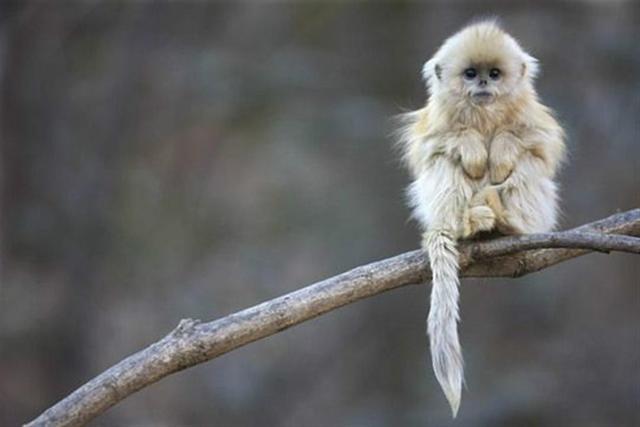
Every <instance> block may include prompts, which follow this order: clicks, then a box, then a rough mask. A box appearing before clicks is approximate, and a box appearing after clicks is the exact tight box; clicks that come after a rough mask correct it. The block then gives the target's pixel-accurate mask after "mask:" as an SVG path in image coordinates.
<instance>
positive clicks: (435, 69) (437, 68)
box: [433, 64, 442, 80]
mask: <svg viewBox="0 0 640 427" xmlns="http://www.w3.org/2000/svg"><path fill="white" fill-rule="evenodd" d="M433 72H434V73H435V75H436V77H437V78H438V80H442V67H441V66H440V64H436V65H434V66H433Z"/></svg>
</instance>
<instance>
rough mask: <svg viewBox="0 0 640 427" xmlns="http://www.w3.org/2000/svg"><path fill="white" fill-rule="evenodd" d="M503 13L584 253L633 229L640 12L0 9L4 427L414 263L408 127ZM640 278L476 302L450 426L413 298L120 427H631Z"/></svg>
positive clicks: (598, 275) (324, 327)
mask: <svg viewBox="0 0 640 427" xmlns="http://www.w3.org/2000/svg"><path fill="white" fill-rule="evenodd" d="M489 14H496V15H498V16H500V17H501V18H502V20H503V22H504V24H505V26H506V28H507V29H508V30H510V31H511V32H512V33H513V34H514V35H515V36H516V37H517V38H519V39H520V40H521V42H522V43H523V45H524V46H526V47H527V49H529V51H530V52H531V53H532V54H533V55H534V56H536V57H538V58H539V59H540V60H541V63H542V74H541V76H540V79H539V84H538V88H539V92H540V94H541V96H542V98H543V100H544V101H545V102H546V103H547V104H548V105H550V106H551V107H553V108H554V109H555V110H556V111H557V112H558V116H559V118H560V120H561V121H562V122H563V123H564V124H565V126H566V128H567V131H568V135H569V149H570V153H571V155H570V162H569V163H568V165H567V166H566V167H565V168H564V170H563V172H562V174H561V177H560V180H561V182H562V187H563V191H562V195H563V203H562V205H563V210H564V217H563V221H562V227H570V226H574V225H578V224H581V223H584V222H587V221H591V220H595V219H598V218H601V217H605V216H607V215H609V214H612V213H614V212H616V211H618V210H626V209H631V208H634V207H638V206H639V205H640V193H639V191H638V188H639V187H638V184H640V180H639V177H638V168H639V167H640V164H639V159H640V141H639V138H638V137H639V132H638V129H639V125H638V117H639V114H640V78H639V77H638V76H639V75H640V47H639V46H640V43H639V39H640V30H639V28H640V8H639V7H638V2H631V1H628V2H624V1H615V2H605V1H591V2H588V1H566V2H565V1H558V2H552V1H535V2H534V1H531V2H516V1H489V2H479V1H462V0H461V1H449V2H445V1H441V2H423V3H418V2H393V3H386V2H375V3H364V2H358V3H347V2H338V1H336V2H300V3H261V2H257V1H256V2H241V3H189V2H176V3H148V2H95V1H85V2H70V1H60V2H53V1H20V2H7V1H5V2H2V4H1V5H0V78H1V82H2V83H1V85H2V86H1V87H2V92H1V108H2V110H1V116H0V120H1V122H0V125H1V149H0V160H1V162H2V163H1V168H2V169H1V178H0V179H1V182H0V184H1V198H0V203H1V212H2V217H1V228H0V230H1V253H0V260H1V269H2V270H1V272H0V273H1V287H0V340H1V341H0V424H1V425H17V424H19V423H21V422H25V421H27V420H28V419H30V418H32V417H34V416H36V415H37V414H38V413H39V412H40V411H42V410H43V409H45V408H46V407H47V406H49V405H51V404H52V403H54V402H55V401H57V400H59V399H60V398H62V397H63V396H65V395H66V394H68V393H69V392H71V391H72V390H73V389H75V388H76V387H77V386H79V385H81V384H82V383H83V382H85V381H86V380H88V379H89V378H91V377H93V376H94V375H96V374H97V373H99V372H101V371H102V370H104V369H105V368H107V367H109V366H111V365H112V364H114V363H116V362H117V361H119V360H120V359H122V358H123V357H124V356H126V355H129V354H131V353H133V352H135V351H137V350H138V349H140V348H142V347H144V346H146V345H147V344H149V343H151V342H152V341H155V340H156V339H158V338H160V337H161V336H163V335H164V334H165V333H167V332H168V331H169V330H171V329H172V328H173V327H174V326H175V325H176V324H177V322H178V321H179V319H180V318H182V317H196V318H200V319H203V320H211V319H214V318H217V317H220V316H224V315H226V314H228V313H231V312H233V311H236V310H238V309H242V308H245V307H248V306H251V305H253V304H256V303H258V302H261V301H264V300H267V299H269V298H272V297H275V296H278V295H281V294H283V293H286V292H289V291H292V290H295V289H298V288H300V287H302V286H305V285H307V284H310V283H312V282H314V281H316V280H319V279H322V278H325V277H328V276H332V275H334V274H337V273H339V272H342V271H344V270H346V269H349V268H351V267H354V266H357V265H359V264H362V263H366V262H369V261H373V260H376V259H380V258H384V257H387V256H391V255H394V254H397V253H400V252H403V251H407V250H411V249H414V248H416V247H417V243H418V240H419V239H418V230H417V228H416V226H415V224H413V223H411V222H410V221H408V217H409V214H408V210H407V208H406V207H405V205H404V201H403V195H402V194H403V193H402V192H403V187H404V186H405V185H406V184H407V182H408V177H407V175H406V174H405V172H404V171H403V170H402V168H401V166H400V164H399V162H398V159H397V155H396V153H394V150H393V149H392V145H393V138H392V136H391V134H392V132H393V130H394V124H393V122H392V121H391V120H390V118H391V117H392V116H393V115H395V114H397V113H399V112H401V111H404V110H409V109H414V108H418V107H420V106H421V105H422V104H423V102H424V99H425V93H424V88H423V84H422V82H421V81H420V78H419V70H420V68H421V65H422V63H423V61H424V60H425V59H427V58H428V57H429V56H430V55H431V54H432V53H433V52H434V51H435V49H436V48H437V46H438V45H439V43H441V42H442V40H444V38H446V37H447V36H448V35H450V34H451V33H452V32H454V31H456V30H457V29H459V28H460V27H461V26H463V25H464V24H465V23H466V22H468V21H469V20H470V19H471V18H473V17H476V16H482V15H489ZM639 275H640V268H639V261H638V258H637V257H634V256H631V255H620V254H615V255H610V256H605V255H590V256H587V257H584V258H582V259H579V260H574V261H571V262H567V263H565V264H562V265H560V266H557V267H554V268H552V269H549V270H547V271H544V272H541V273H539V274H536V275H532V276H529V277H525V278H522V279H518V280H508V279H504V280H503V279H495V280H489V279H487V280H468V281H465V282H464V284H463V289H462V314H463V321H462V325H461V334H462V342H463V345H464V347H465V356H466V363H467V382H468V389H467V391H465V393H464V397H463V402H462V408H461V412H460V415H459V419H458V420H457V421H456V422H455V423H454V422H451V420H450V416H449V409H448V407H447V404H446V402H445V399H444V397H443V395H442V393H441V391H440V389H439V387H438V385H437V383H436V381H435V380H434V378H433V374H432V372H431V369H430V366H429V361H428V356H427V344H426V338H425V334H424V319H425V316H426V306H427V291H428V288H426V287H423V286H412V287H407V288H404V289H401V290H397V291H394V292H390V293H387V294H384V295H380V296H377V297H375V298H372V299H369V300H367V301H362V302H359V303H357V304H354V305H351V306H348V307H346V308H343V309H340V310H338V311H336V312H332V313H329V314H327V315H325V316H322V317H321V318H319V319H316V320H313V321H310V322H308V323H306V324H304V325H301V326H299V327H296V328H294V329H291V330H287V331H286V332H284V333H281V334H278V335H276V336H274V337H271V338H268V339H265V340H262V341H260V342H257V343H254V344H251V345H249V346H247V347H245V348H242V349H240V350H237V351H234V352H232V353H230V354H227V355H225V356H223V357H221V358H220V359H217V360H215V361H213V362H211V363H208V364H205V365H201V366H198V367H196V368H194V369H190V370H188V371H186V372H182V373H180V374H177V375H174V376H172V377H170V378H168V379H165V380H163V381H162V382H160V383H158V384H156V385H154V386H152V387H150V388H148V389H145V390H144V391H142V392H140V393H138V394H136V395H134V396H132V397H131V398H129V399H127V400H126V401H124V402H123V403H121V404H119V405H118V406H117V407H115V408H114V409H113V410H111V411H110V412H108V413H107V414H106V415H105V416H103V417H101V418H100V419H99V420H98V421H97V422H96V423H95V425H105V426H114V425H115V426H125V425H126V426H128V425H133V426H179V425H182V426H187V425H189V426H201V425H202V426H204V425H219V426H255V425H266V426H330V425H340V426H342V425H344V426H373V427H376V426H390V425H399V426H425V425H434V426H449V425H451V426H454V425H455V426H456V427H460V426H563V427H564V426H581V427H585V426H587V427H588V426H630V427H631V426H637V425H640V419H639V418H640V385H639V384H640V372H639V369H640V364H639V362H640V326H639V323H638V322H639V321H640V310H639V309H640V294H639V290H638V277H639Z"/></svg>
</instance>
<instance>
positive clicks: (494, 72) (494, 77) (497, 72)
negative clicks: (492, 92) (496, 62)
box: [489, 68, 500, 80]
mask: <svg viewBox="0 0 640 427" xmlns="http://www.w3.org/2000/svg"><path fill="white" fill-rule="evenodd" d="M489 77H491V79H492V80H498V79H499V78H500V70H499V69H498V68H492V69H491V71H489Z"/></svg>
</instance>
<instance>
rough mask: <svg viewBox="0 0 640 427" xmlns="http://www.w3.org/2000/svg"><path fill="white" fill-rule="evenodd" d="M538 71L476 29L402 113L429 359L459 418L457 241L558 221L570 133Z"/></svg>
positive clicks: (449, 50) (510, 46)
mask: <svg viewBox="0 0 640 427" xmlns="http://www.w3.org/2000/svg"><path fill="white" fill-rule="evenodd" d="M537 71H538V64H537V61H536V60H535V59H534V58H533V57H532V56H530V55H529V54H527V53H526V52H525V51H524V50H523V49H522V48H521V47H520V45H519V44H518V42H517V41H516V40H515V39H514V38H513V37H511V36H510V35H509V34H507V33H505V32H504V31H503V30H502V29H501V28H500V26H499V25H498V24H497V23H496V22H494V21H483V22H480V23H476V24H473V25H471V26H468V27H466V28H464V29H463V30H461V31H460V32H458V33H457V34H455V35H453V36H452V37H450V38H449V39H447V40H446V41H445V42H444V44H443V45H442V46H441V47H440V49H439V50H438V51H437V52H436V54H435V55H434V56H433V58H431V59H430V60H429V61H427V63H426V64H425V65H424V68H423V71H422V74H423V77H424V79H425V81H426V83H427V88H428V92H429V98H428V101H427V105H426V106H425V107H424V108H422V109H420V110H418V111H414V112H411V113H408V114H405V115H404V116H403V119H404V122H405V126H404V127H403V129H402V133H401V138H400V142H401V144H402V148H403V155H404V156H403V157H404V160H405V162H406V164H407V166H408V168H409V170H410V172H411V175H412V177H413V181H412V183H411V185H410V187H409V189H408V195H409V200H410V204H411V207H412V208H413V215H414V216H415V217H416V218H417V220H418V221H419V223H420V225H421V226H422V228H423V230H424V233H423V237H422V246H423V248H424V249H425V250H426V252H427V254H428V255H429V261H430V264H431V271H432V276H433V286H432V290H431V308H430V310H429V317H428V321H427V332H428V335H429V340H430V347H431V358H432V363H433V369H434V371H435V375H436V378H437V379H438V382H439V383H440V385H441V387H442V389H443V391H444V393H445V395H446V397H447V399H448V401H449V404H450V405H451V409H452V412H453V416H454V417H455V416H456V414H457V412H458V408H459V406H460V395H461V389H462V383H463V382H464V379H463V378H464V375H463V360H462V353H461V349H460V343H459V340H458V331H457V321H458V320H459V314H458V299H459V290H458V287H459V271H458V270H459V268H458V252H457V248H456V246H457V245H456V242H457V241H458V240H459V239H467V238H471V237H473V236H475V235H477V234H478V233H479V232H481V231H494V230H495V231H499V232H501V233H503V234H522V233H536V232H546V231H549V230H551V229H553V228H554V227H555V224H556V218H557V211H558V208H557V199H558V197H557V185H556V183H555V181H554V178H555V174H556V171H557V169H558V167H559V165H560V163H561V162H562V160H563V157H564V153H565V145H564V132H563V130H562V128H561V127H560V125H559V124H558V123H557V122H556V120H555V119H554V117H553V115H552V112H551V111H550V110H549V109H548V108H547V107H545V106H544V105H542V104H541V103H540V101H539V100H538V96H537V94H536V91H535V89H534V87H533V79H534V78H535V76H536V73H537Z"/></svg>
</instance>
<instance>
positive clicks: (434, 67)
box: [422, 58, 442, 83]
mask: <svg viewBox="0 0 640 427" xmlns="http://www.w3.org/2000/svg"><path fill="white" fill-rule="evenodd" d="M433 76H435V77H436V78H437V79H438V80H441V79H442V67H441V66H440V64H437V63H436V62H435V61H434V59H433V58H432V59H430V60H428V61H427V62H426V63H425V64H424V67H422V78H423V79H424V81H425V82H427V83H430V81H431V78H432V77H433ZM431 83H432V82H431Z"/></svg>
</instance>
